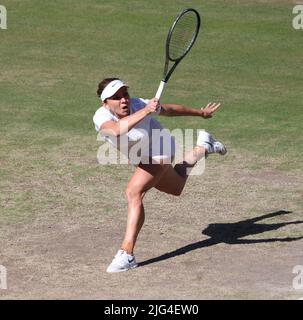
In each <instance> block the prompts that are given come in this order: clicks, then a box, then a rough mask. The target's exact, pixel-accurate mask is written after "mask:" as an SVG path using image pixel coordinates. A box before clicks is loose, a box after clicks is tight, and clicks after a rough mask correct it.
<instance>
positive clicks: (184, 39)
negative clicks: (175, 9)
mask: <svg viewBox="0 0 303 320" xmlns="http://www.w3.org/2000/svg"><path fill="white" fill-rule="evenodd" d="M197 24H198V21H197V16H196V15H195V14H194V13H192V12H189V13H187V14H185V15H183V16H182V17H181V18H180V19H179V20H178V22H177V23H176V25H175V27H174V29H173V31H172V35H171V38H170V43H169V58H170V59H171V60H178V59H180V58H181V57H182V56H183V55H184V54H185V53H186V52H187V51H188V50H189V49H190V47H191V45H192V43H193V40H194V38H195V36H196V32H197Z"/></svg>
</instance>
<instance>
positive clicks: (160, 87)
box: [155, 81, 166, 100]
mask: <svg viewBox="0 0 303 320" xmlns="http://www.w3.org/2000/svg"><path fill="white" fill-rule="evenodd" d="M165 85H166V82H164V81H161V82H160V85H159V88H158V91H157V93H156V95H155V98H157V99H158V100H160V98H161V95H162V92H163V90H164V87H165Z"/></svg>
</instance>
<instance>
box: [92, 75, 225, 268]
mask: <svg viewBox="0 0 303 320" xmlns="http://www.w3.org/2000/svg"><path fill="white" fill-rule="evenodd" d="M97 95H98V96H99V98H100V99H101V107H100V108H99V109H98V110H97V111H96V113H95V115H94V117H93V122H94V125H95V128H96V130H97V131H98V132H101V134H102V135H103V136H104V137H105V139H106V140H107V141H108V142H109V143H110V144H111V145H113V146H114V147H116V148H117V149H119V150H120V151H121V152H123V153H124V154H126V155H127V156H128V158H129V160H130V162H131V163H132V164H133V165H134V166H135V171H134V173H133V175H132V177H131V178H130V180H129V182H128V184H127V187H126V190H125V193H126V197H127V201H128V217H127V224H126V232H125V235H124V239H123V241H122V245H121V248H120V250H118V252H117V254H116V255H115V257H114V259H113V261H112V263H111V264H110V265H109V266H108V268H107V272H110V273H112V272H121V271H127V270H129V269H133V268H136V267H137V266H138V264H137V262H136V259H135V256H134V246H135V243H136V240H137V237H138V234H139V232H140V230H141V228H142V226H143V223H144V218H145V212H144V206H143V198H144V195H145V193H146V192H147V191H148V190H150V189H151V188H156V189H158V190H160V191H162V192H165V193H168V194H171V195H175V196H179V195H180V194H181V193H182V190H183V188H184V186H185V183H186V181H187V178H188V175H189V170H190V169H191V168H193V167H194V165H195V164H196V163H197V162H198V161H199V160H200V159H201V158H202V157H204V156H207V155H209V154H212V153H218V154H221V155H224V154H225V153H226V152H227V151H226V148H225V146H224V145H223V144H222V143H220V142H219V141H216V140H215V139H214V138H213V137H212V136H211V135H210V134H209V133H208V132H206V131H200V132H199V135H198V139H197V143H196V146H195V147H194V148H193V150H192V151H191V152H189V153H188V154H186V155H185V156H184V160H183V161H182V162H181V163H177V164H175V165H174V166H173V165H172V162H173V160H174V156H175V142H174V139H173V137H172V136H170V134H169V133H168V132H167V131H165V130H162V129H163V127H162V126H161V124H160V123H159V122H158V121H157V120H156V119H154V116H155V115H163V116H197V117H202V118H205V119H207V118H211V117H212V115H213V113H214V112H215V111H216V110H218V109H219V108H220V104H219V103H208V104H207V105H206V107H204V108H201V109H200V110H197V109H194V108H188V107H185V106H181V105H177V104H160V103H159V101H158V100H157V99H156V98H153V99H150V100H144V99H138V98H130V96H129V93H128V86H127V85H126V84H125V83H124V82H123V81H121V80H120V79H118V78H106V79H104V80H102V81H101V82H100V83H99V85H98V90H97ZM157 130H158V131H161V136H159V135H155V134H153V132H154V131H157ZM138 145H139V146H140V148H138ZM134 150H135V152H134Z"/></svg>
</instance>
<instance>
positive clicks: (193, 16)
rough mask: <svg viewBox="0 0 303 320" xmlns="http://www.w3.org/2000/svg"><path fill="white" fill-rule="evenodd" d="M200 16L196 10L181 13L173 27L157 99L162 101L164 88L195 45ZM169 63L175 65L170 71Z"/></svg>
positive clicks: (168, 36) (169, 35) (166, 49)
mask: <svg viewBox="0 0 303 320" xmlns="http://www.w3.org/2000/svg"><path fill="white" fill-rule="evenodd" d="M200 22H201V19H200V15H199V13H198V12H197V11H196V10H195V9H191V8H188V9H185V10H183V11H182V12H180V13H179V14H178V15H177V17H176V18H175V20H174V22H173V24H172V25H171V27H170V29H169V31H168V35H167V38H166V44H165V64H164V72H163V79H162V80H161V82H160V85H159V88H158V91H157V93H156V96H155V97H156V98H157V99H160V97H161V95H162V93H163V90H164V87H165V85H166V83H167V82H168V80H169V78H170V77H171V75H172V73H173V72H174V70H175V69H176V67H177V65H178V64H179V63H180V62H181V60H182V59H183V58H184V57H185V56H186V55H187V54H188V52H189V51H190V49H191V48H192V46H193V45H194V43H195V41H196V39H197V36H198V33H199V29H200ZM169 62H172V63H173V65H172V66H171V68H170V69H169V70H168V67H169Z"/></svg>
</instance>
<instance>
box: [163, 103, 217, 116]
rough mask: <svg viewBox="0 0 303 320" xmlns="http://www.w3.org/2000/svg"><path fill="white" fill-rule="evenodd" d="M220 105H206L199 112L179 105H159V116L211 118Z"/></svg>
mask: <svg viewBox="0 0 303 320" xmlns="http://www.w3.org/2000/svg"><path fill="white" fill-rule="evenodd" d="M220 106H221V103H212V102H210V103H208V104H207V105H206V106H205V107H204V108H201V109H200V110H198V109H194V108H189V107H185V106H182V105H179V104H161V107H162V108H161V112H160V115H162V116H167V117H176V116H197V117H203V118H211V117H212V115H213V113H214V112H215V111H216V110H217V109H218V108H220Z"/></svg>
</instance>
